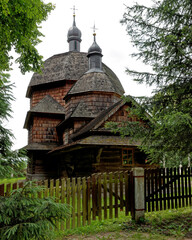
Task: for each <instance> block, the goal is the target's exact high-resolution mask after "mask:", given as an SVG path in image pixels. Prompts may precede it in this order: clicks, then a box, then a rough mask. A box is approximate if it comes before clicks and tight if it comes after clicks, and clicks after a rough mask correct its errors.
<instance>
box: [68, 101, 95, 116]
mask: <svg viewBox="0 0 192 240" xmlns="http://www.w3.org/2000/svg"><path fill="white" fill-rule="evenodd" d="M97 115H98V112H93V111H92V110H91V109H90V108H89V106H88V104H87V103H86V102H85V101H83V100H82V101H81V102H79V104H78V105H77V107H76V108H75V110H74V111H73V113H72V114H71V116H70V117H74V118H75V117H80V118H81V117H83V118H95V117H96V116H97Z"/></svg>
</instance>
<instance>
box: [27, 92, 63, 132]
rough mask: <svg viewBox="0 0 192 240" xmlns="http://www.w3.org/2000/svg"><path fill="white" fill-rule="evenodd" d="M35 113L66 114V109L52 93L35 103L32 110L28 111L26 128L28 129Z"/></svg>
mask: <svg viewBox="0 0 192 240" xmlns="http://www.w3.org/2000/svg"><path fill="white" fill-rule="evenodd" d="M35 113H48V114H56V115H64V114H65V109H64V107H63V106H61V104H59V103H58V102H57V101H56V100H55V99H53V98H52V97H51V96H50V95H46V96H45V97H44V98H43V99H42V100H41V101H40V102H39V103H38V104H37V105H35V106H34V107H33V108H32V109H31V110H30V111H28V112H27V116H26V119H25V123H24V128H26V129H28V126H29V121H30V118H31V115H32V114H35Z"/></svg>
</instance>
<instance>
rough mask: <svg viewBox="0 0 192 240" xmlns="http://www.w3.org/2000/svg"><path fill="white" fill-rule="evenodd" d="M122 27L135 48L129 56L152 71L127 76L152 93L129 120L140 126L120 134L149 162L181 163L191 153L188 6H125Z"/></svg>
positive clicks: (126, 126) (170, 0)
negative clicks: (150, 88) (173, 160)
mask: <svg viewBox="0 0 192 240" xmlns="http://www.w3.org/2000/svg"><path fill="white" fill-rule="evenodd" d="M122 23H123V24H124V25H126V30H127V33H128V35H129V36H130V37H131V40H132V44H133V45H134V46H135V47H136V48H137V52H135V53H133V54H132V56H133V57H135V58H137V59H139V60H142V62H143V63H145V64H147V65H150V66H151V72H139V71H137V70H135V69H127V70H126V71H127V73H128V74H129V75H130V76H132V78H133V79H134V80H135V81H137V82H138V83H146V84H147V85H148V86H153V87H154V91H153V95H152V96H151V97H139V98H135V101H136V102H137V103H139V104H135V108H134V109H133V111H132V114H134V115H137V116H139V118H140V121H141V120H142V121H143V122H144V124H142V126H141V124H140V122H139V121H138V122H137V123H134V122H132V123H130V122H127V123H123V124H122V128H121V129H119V130H120V131H121V133H122V134H127V135H129V136H132V137H134V138H136V139H140V141H141V148H142V149H143V150H144V151H145V152H146V153H148V154H149V155H150V157H151V158H152V159H153V160H154V161H158V162H159V161H162V160H163V159H165V158H166V159H167V161H169V160H170V157H173V158H177V159H185V158H186V157H187V156H189V155H190V154H191V152H192V141H191V139H192V1H191V0H183V1H174V0H161V1H156V0H155V1H153V5H151V7H147V6H144V5H139V4H134V5H133V6H127V7H126V12H125V13H124V16H123V19H122ZM114 127H115V126H114ZM115 128H116V129H117V128H118V126H116V127H115Z"/></svg>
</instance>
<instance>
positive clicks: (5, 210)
mask: <svg viewBox="0 0 192 240" xmlns="http://www.w3.org/2000/svg"><path fill="white" fill-rule="evenodd" d="M42 190H43V188H42V187H40V186H36V185H34V184H33V183H32V182H27V183H26V184H25V186H24V188H21V189H18V190H15V191H13V192H12V193H11V196H8V197H1V199H0V236H1V240H7V239H9V240H28V239H32V240H35V239H37V240H45V239H52V237H51V236H52V234H51V232H52V231H53V229H55V227H56V226H55V223H56V221H58V220H65V219H66V218H67V217H69V207H68V206H67V205H66V204H61V203H56V202H55V201H54V199H52V198H38V197H37V194H38V192H41V191H42Z"/></svg>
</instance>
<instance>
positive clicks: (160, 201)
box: [158, 168, 163, 210]
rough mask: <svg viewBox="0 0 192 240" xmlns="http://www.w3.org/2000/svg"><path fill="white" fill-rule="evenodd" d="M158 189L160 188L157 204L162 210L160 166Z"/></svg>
mask: <svg viewBox="0 0 192 240" xmlns="http://www.w3.org/2000/svg"><path fill="white" fill-rule="evenodd" d="M158 172H159V186H158V187H159V189H160V191H159V204H160V210H162V209H163V205H162V202H163V201H162V176H161V172H162V171H161V168H160V169H159V171H158Z"/></svg>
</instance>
